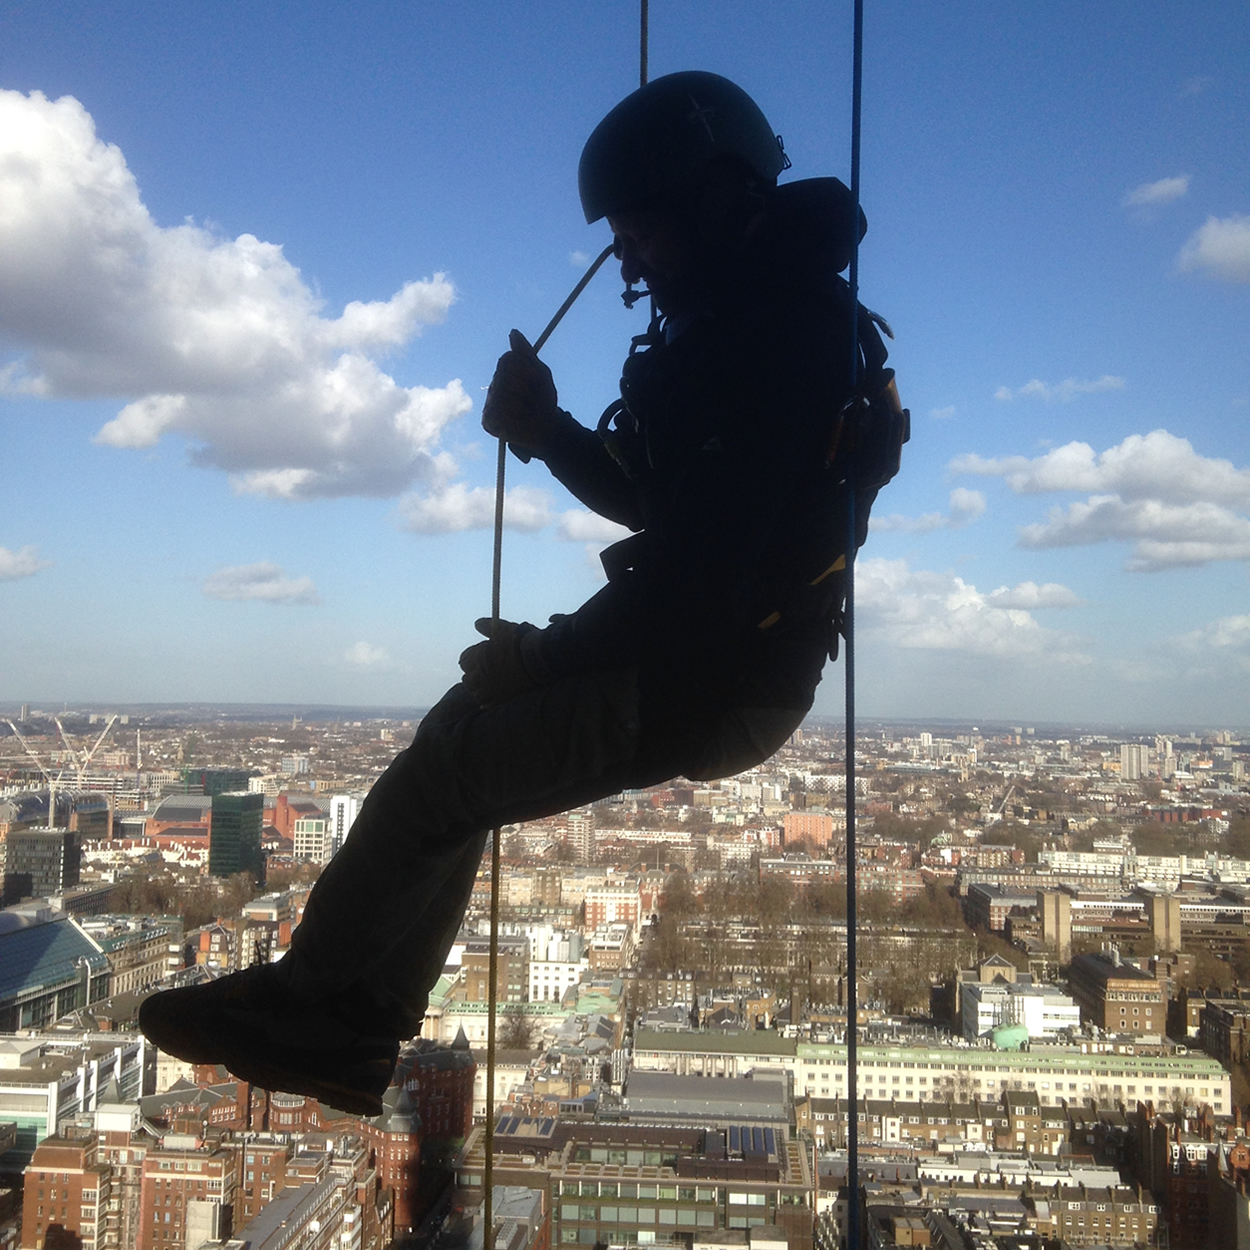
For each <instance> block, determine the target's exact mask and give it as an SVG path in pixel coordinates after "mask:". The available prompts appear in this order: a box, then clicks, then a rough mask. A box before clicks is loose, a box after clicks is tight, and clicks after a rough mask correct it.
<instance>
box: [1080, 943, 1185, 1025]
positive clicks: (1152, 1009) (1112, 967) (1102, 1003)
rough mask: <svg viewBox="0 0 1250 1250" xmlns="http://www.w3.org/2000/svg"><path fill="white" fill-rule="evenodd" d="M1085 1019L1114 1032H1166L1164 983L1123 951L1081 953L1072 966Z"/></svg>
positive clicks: (1082, 1015) (1082, 1017) (1089, 1022)
mask: <svg viewBox="0 0 1250 1250" xmlns="http://www.w3.org/2000/svg"><path fill="white" fill-rule="evenodd" d="M1068 983H1069V988H1070V989H1071V991H1072V997H1073V998H1074V999H1076V1002H1077V1005H1078V1006H1079V1007H1080V1009H1081V1019H1082V1020H1084V1021H1085V1022H1086V1023H1087V1024H1096V1025H1097V1026H1098V1027H1099V1028H1100V1029H1105V1030H1107V1031H1108V1032H1111V1033H1162V1032H1163V1031H1164V1027H1165V1025H1166V1023H1167V1008H1166V1004H1165V1002H1164V996H1163V985H1162V983H1161V982H1160V981H1158V980H1156V979H1155V978H1154V977H1153V976H1151V975H1150V973H1149V972H1145V971H1143V970H1142V969H1141V968H1137V967H1135V966H1134V965H1132V964H1129V963H1125V962H1124V961H1123V960H1122V959H1121V958H1120V952H1119V951H1117V950H1115V949H1114V948H1112V949H1111V950H1110V951H1097V952H1094V953H1090V954H1085V955H1078V956H1077V957H1076V958H1075V959H1074V960H1073V961H1072V963H1071V965H1070V967H1069V969H1068Z"/></svg>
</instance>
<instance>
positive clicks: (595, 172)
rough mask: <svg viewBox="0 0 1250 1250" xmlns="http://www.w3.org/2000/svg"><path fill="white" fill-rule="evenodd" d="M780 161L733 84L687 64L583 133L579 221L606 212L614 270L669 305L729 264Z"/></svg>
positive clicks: (764, 123) (710, 282)
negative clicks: (614, 246)
mask: <svg viewBox="0 0 1250 1250" xmlns="http://www.w3.org/2000/svg"><path fill="white" fill-rule="evenodd" d="M788 164H789V162H788V161H787V159H786V157H785V154H784V152H783V151H782V149H781V142H780V140H779V139H778V138H777V137H776V136H775V135H774V134H773V131H772V127H771V126H770V125H769V124H768V120H767V118H766V117H765V116H764V114H763V113H762V112H761V110H760V108H759V106H758V105H757V104H756V103H755V101H754V100H752V99H751V97H750V96H749V95H747V93H746V92H745V91H743V90H742V88H741V87H739V86H737V85H736V84H734V83H732V82H730V81H729V80H728V79H727V78H721V77H720V76H719V75H717V74H709V73H703V72H700V71H687V72H684V73H678V74H668V75H666V76H665V77H663V78H657V79H655V80H654V81H653V82H650V83H648V84H647V85H646V86H645V87H642V88H640V89H639V90H638V91H635V92H634V93H633V94H632V95H630V96H627V97H626V98H625V99H624V100H622V101H621V103H620V104H618V105H617V106H616V107H615V108H614V109H613V110H612V111H611V112H610V113H609V114H608V115H607V116H606V117H605V118H604V119H603V121H601V122H600V123H599V125H598V126H597V127H596V128H595V130H594V132H593V133H592V134H591V136H590V138H589V139H588V140H587V141H586V146H585V148H584V149H583V151H582V158H581V163H580V165H579V167H578V176H577V180H578V190H579V192H580V195H581V201H582V209H583V211H584V212H585V215H586V220H587V221H588V222H595V221H598V220H599V219H600V218H603V217H606V218H607V219H608V224H609V226H610V227H611V229H612V231H613V233H614V234H615V235H616V237H617V242H618V251H619V255H620V258H621V271H622V274H623V276H624V277H625V278H626V280H627V281H631V282H636V281H642V282H646V283H647V284H648V286H649V287H650V289H651V291H652V293H653V294H654V295H655V297H656V300H657V302H658V303H659V304H660V306H661V307H662V308H664V309H665V311H667V312H672V311H674V309H675V308H677V307H680V306H681V305H683V304H684V303H686V302H687V300H689V299H690V298H692V297H697V295H698V293H699V292H700V291H701V290H703V289H704V288H707V287H709V286H714V285H715V284H716V283H717V281H718V280H723V278H724V277H725V276H726V273H727V271H729V270H731V269H732V267H733V263H734V259H735V257H736V256H737V254H738V252H739V251H740V249H741V247H742V245H743V244H744V242H745V241H746V239H747V238H749V237H750V235H751V233H752V232H753V230H754V229H755V228H756V227H757V226H758V224H759V223H760V221H761V220H762V219H763V216H764V213H765V211H766V206H767V200H768V195H769V193H770V191H771V190H772V188H773V187H774V186H775V185H776V181H777V175H778V174H779V173H780V172H781V171H782V170H783V169H784V168H786V167H787V165H788Z"/></svg>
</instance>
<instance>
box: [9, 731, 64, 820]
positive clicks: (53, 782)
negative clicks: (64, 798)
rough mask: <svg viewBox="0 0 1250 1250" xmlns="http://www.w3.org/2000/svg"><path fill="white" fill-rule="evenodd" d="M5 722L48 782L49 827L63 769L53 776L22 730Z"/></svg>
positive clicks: (54, 811) (53, 815)
mask: <svg viewBox="0 0 1250 1250" xmlns="http://www.w3.org/2000/svg"><path fill="white" fill-rule="evenodd" d="M5 723H6V724H7V725H8V727H9V728H10V729H11V730H12V731H13V735H14V737H16V738H17V740H18V742H20V743H21V744H22V749H23V750H24V751H25V752H26V754H27V755H29V756H30V758H31V759H32V760H34V761H35V767H36V768H38V769H39V771H40V772H41V773H43V776H44V780H45V781H46V782H47V783H48V828H49V829H51V828H52V827H53V826H54V825H55V824H56V787H57V783H58V782H59V781H60V780H61V778H62V777H64V776H65V769H64V768H62V769H61V771H60V772H59V773H57V775H56V776H55V777H53V775H52V774H51V773H50V772H48V770H47V769H46V768H44V766H43V761H42V760H41V759H40V758H39V756H37V755H36V754H35V749H34V747H32V746H31V745H30V743H29V742H27V741H26V738H25V737H24V735H23V734H22V731H21V730H20V729H19V728H18V727H17V726H16V725H15V724H14V723H13V722H12V721H6V722H5ZM62 732H64V731H62ZM71 754H72V752H71Z"/></svg>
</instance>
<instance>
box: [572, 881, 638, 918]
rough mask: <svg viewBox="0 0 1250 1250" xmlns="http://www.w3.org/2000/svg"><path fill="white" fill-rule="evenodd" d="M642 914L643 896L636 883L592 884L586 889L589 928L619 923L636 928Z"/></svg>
mask: <svg viewBox="0 0 1250 1250" xmlns="http://www.w3.org/2000/svg"><path fill="white" fill-rule="evenodd" d="M641 916H642V898H641V895H640V894H639V890H638V885H637V884H636V883H630V884H629V885H602V886H592V887H591V888H590V889H588V890H587V891H586V928H587V929H588V930H589V929H598V928H599V927H600V926H602V925H605V924H617V923H624V924H628V925H633V926H634V927H635V928H636V927H637V926H638V923H639V921H640V919H641Z"/></svg>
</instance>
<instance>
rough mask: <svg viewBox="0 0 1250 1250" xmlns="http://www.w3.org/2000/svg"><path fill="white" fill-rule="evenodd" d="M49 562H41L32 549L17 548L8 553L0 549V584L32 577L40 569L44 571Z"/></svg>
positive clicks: (34, 549) (7, 550)
mask: <svg viewBox="0 0 1250 1250" xmlns="http://www.w3.org/2000/svg"><path fill="white" fill-rule="evenodd" d="M50 563H51V561H50V560H41V559H40V558H39V552H38V551H37V550H36V548H34V547H30V546H27V547H19V548H18V549H17V550H16V551H10V550H9V549H8V548H7V547H0V582H12V581H16V580H17V579H18V578H19V577H33V576H34V575H35V574H36V573H38V572H39V570H40V569H46V568H47V567H48V566H49V564H50Z"/></svg>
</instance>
